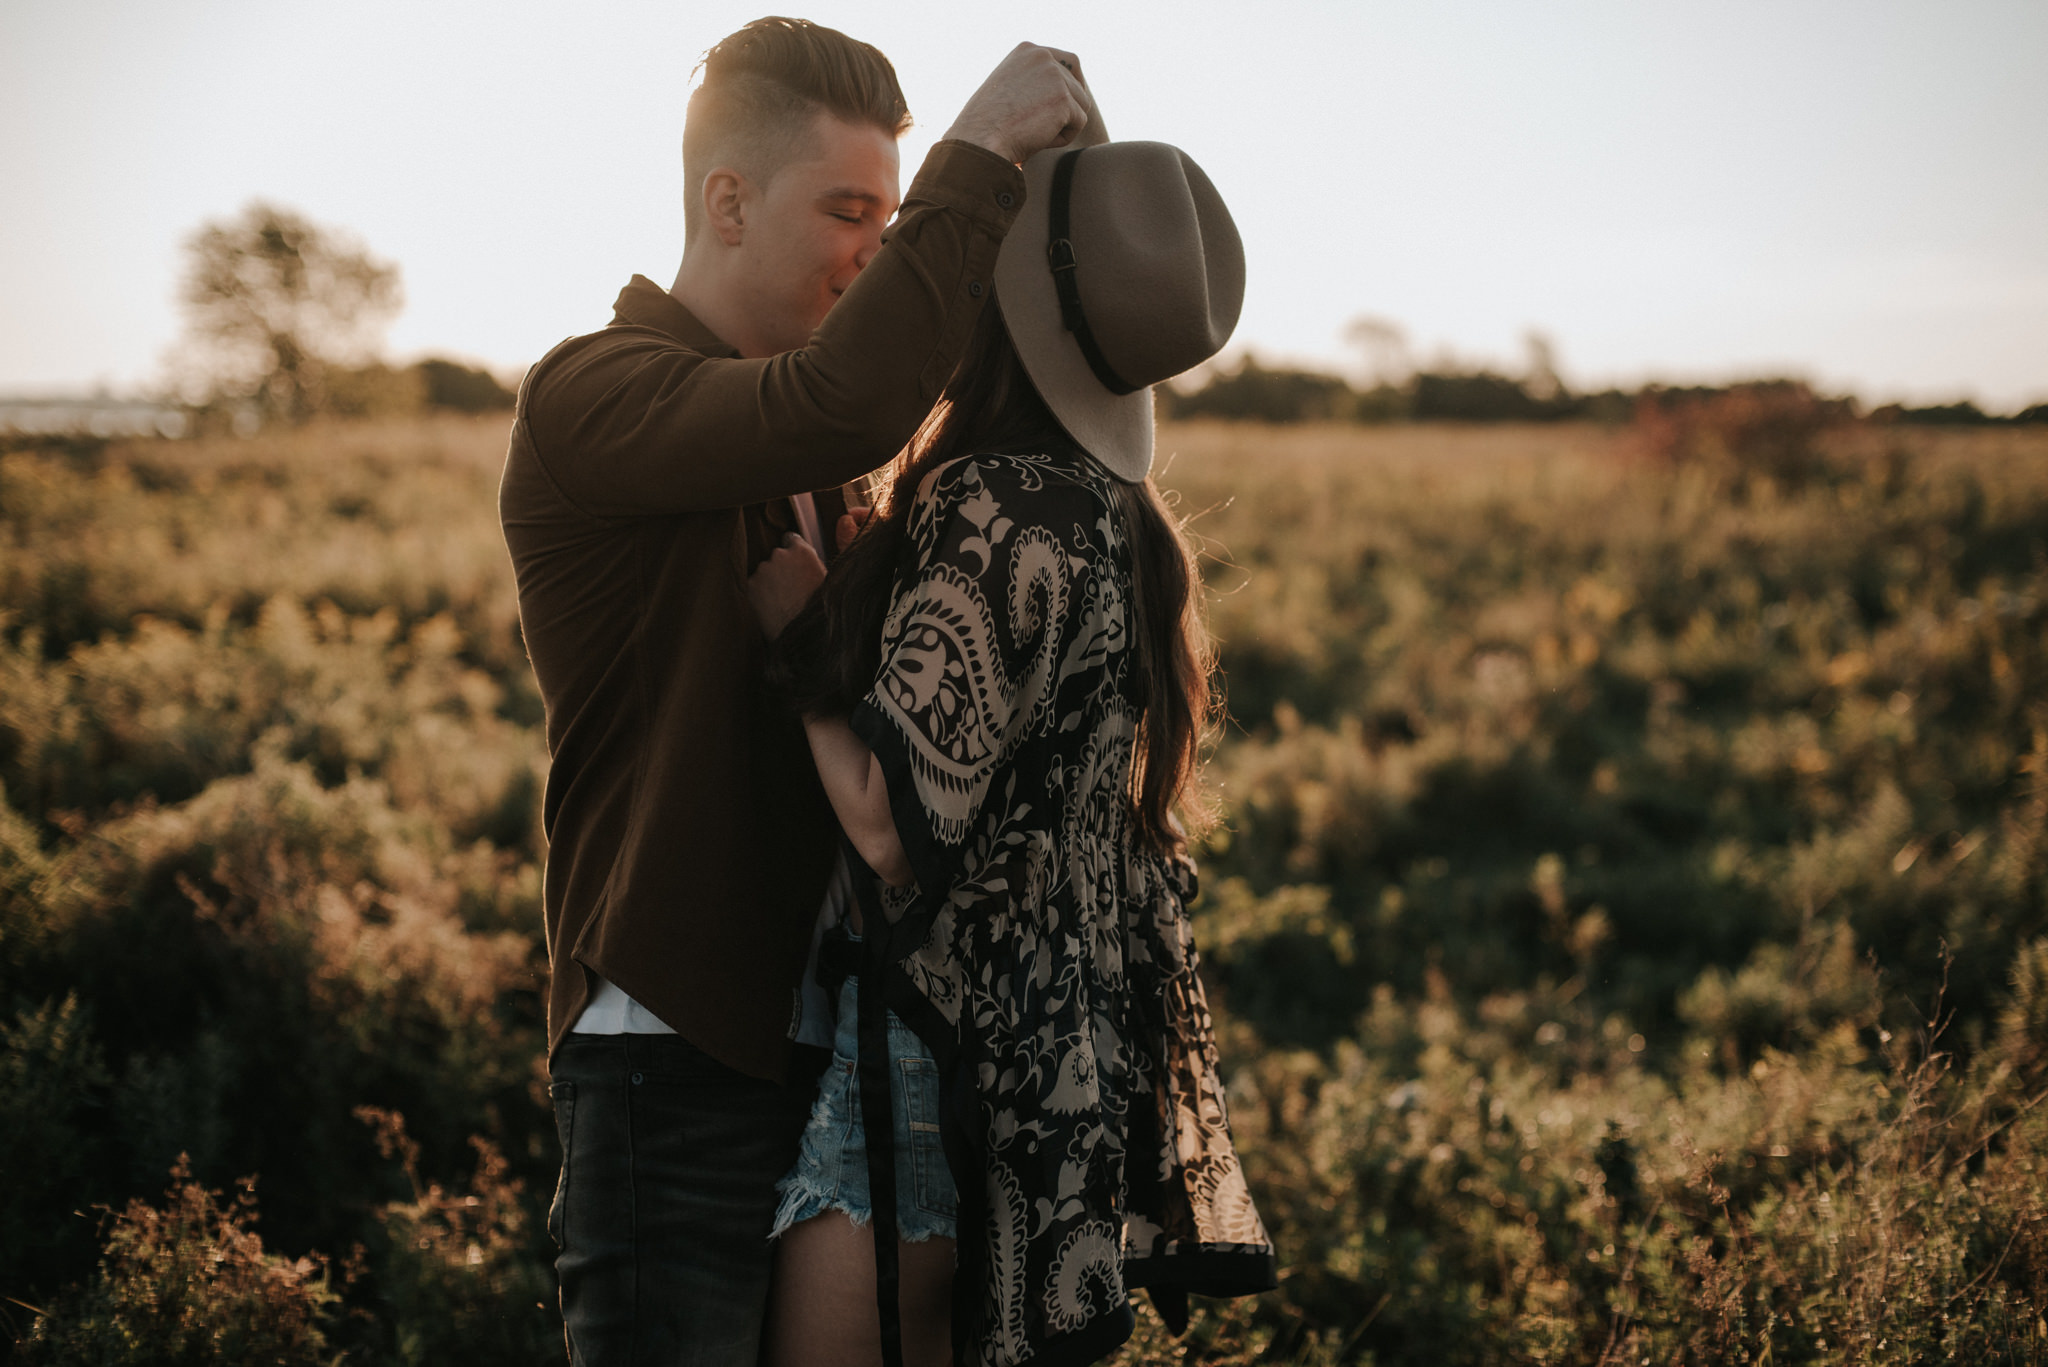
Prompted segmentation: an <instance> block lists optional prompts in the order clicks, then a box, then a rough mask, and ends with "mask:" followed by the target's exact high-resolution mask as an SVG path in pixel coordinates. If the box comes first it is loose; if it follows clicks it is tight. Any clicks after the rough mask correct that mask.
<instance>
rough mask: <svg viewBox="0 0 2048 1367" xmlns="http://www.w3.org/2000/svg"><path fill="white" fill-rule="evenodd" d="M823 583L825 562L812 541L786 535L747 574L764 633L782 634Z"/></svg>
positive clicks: (749, 592)
mask: <svg viewBox="0 0 2048 1367" xmlns="http://www.w3.org/2000/svg"><path fill="white" fill-rule="evenodd" d="M823 582H825V562H824V561H822V560H820V559H818V553H817V552H816V551H814V550H812V549H811V543H810V542H808V541H806V540H804V539H803V538H802V537H801V536H799V535H797V534H796V533H795V532H791V533H790V534H789V535H788V536H785V537H784V538H782V544H781V545H780V546H777V547H776V548H775V549H774V550H773V551H772V552H770V553H769V556H768V558H767V559H766V560H763V561H762V562H761V564H760V566H759V567H758V568H756V569H755V571H754V572H753V573H752V574H750V575H748V576H747V601H748V602H749V603H751V604H753V606H754V617H755V619H756V620H757V621H759V622H760V623H761V631H762V632H763V634H765V635H766V636H767V637H768V639H769V640H771V641H772V640H774V639H775V638H776V637H778V636H780V635H781V634H782V629H783V628H784V627H786V626H788V625H789V623H790V619H791V618H793V617H795V616H796V615H797V613H798V612H800V611H802V610H803V606H804V604H806V603H808V602H810V601H811V595H812V594H814V593H816V592H817V591H818V585H820V584H822V583H823Z"/></svg>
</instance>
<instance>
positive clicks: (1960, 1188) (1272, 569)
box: [0, 373, 2048, 1367]
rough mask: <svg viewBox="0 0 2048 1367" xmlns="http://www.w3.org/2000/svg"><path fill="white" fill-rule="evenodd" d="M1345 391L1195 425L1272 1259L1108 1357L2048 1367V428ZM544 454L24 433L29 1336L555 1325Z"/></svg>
mask: <svg viewBox="0 0 2048 1367" xmlns="http://www.w3.org/2000/svg"><path fill="white" fill-rule="evenodd" d="M416 380H417V382H418V384H419V385H421V386H422V387H430V386H431V384H432V383H433V381H432V380H431V378H430V377H429V376H428V375H426V374H425V373H416ZM1516 383H1517V385H1518V387H1519V385H1520V382H1516ZM339 388H340V387H339V386H336V385H335V384H333V383H332V382H331V380H330V382H329V389H328V392H329V393H330V394H333V393H336V392H339ZM1347 388H1348V386H1347ZM428 392H431V390H430V388H429V389H428ZM1323 392H1324V393H1325V394H1326V395H1327V394H1328V393H1329V392H1330V391H1328V390H1327V389H1326V390H1325V391H1323ZM1418 392H1419V391H1418ZM1554 397H1555V396H1554V395H1553V399H1554ZM1351 416H1355V415H1348V414H1347V415H1340V414H1338V413H1336V412H1335V411H1334V410H1330V411H1328V412H1326V413H1325V414H1324V417H1325V419H1326V420H1325V421H1322V422H1320V423H1308V424H1299V425H1292V426H1286V427H1276V426H1271V425H1261V424H1253V423H1236V422H1188V423H1181V424H1176V425H1170V426H1168V427H1166V428H1165V429H1163V431H1162V435H1161V450H1162V453H1166V452H1171V453H1174V454H1173V455H1172V456H1171V457H1170V459H1167V458H1163V459H1162V463H1161V469H1160V481H1161V484H1162V485H1163V486H1164V487H1166V488H1167V489H1168V490H1169V491H1171V495H1172V497H1173V498H1174V499H1176V500H1177V503H1178V506H1179V508H1180V510H1181V511H1182V512H1183V513H1184V514H1186V515H1188V516H1189V517H1190V529H1191V531H1192V532H1193V534H1195V535H1196V537H1197V538H1198V539H1199V541H1200V543H1201V545H1202V547H1203V549H1204V566H1205V573H1206V574H1207V577H1208V580H1209V583H1210V587H1211V590H1212V597H1211V604H1212V620H1213V624H1214V626H1215V629H1216V631H1217V633H1218V635H1219V636H1220V638H1221V641H1222V647H1223V661H1224V666H1225V669H1226V672H1227V676H1228V689H1229V698H1230V709H1231V715H1232V720H1231V723H1230V725H1229V727H1228V728H1227V731H1226V733H1225V734H1224V735H1223V736H1222V738H1221V740H1220V743H1219V746H1218V748H1217V752H1216V756H1215V759H1214V760H1213V762H1212V764H1211V766H1210V769H1209V778H1210V782H1211V791H1212V798H1213V801H1214V804H1215V807H1216V810H1217V813H1218V815H1219V817H1220V821H1219V823H1218V824H1217V825H1216V826H1215V827H1214V828H1213V830H1212V831H1211V833H1210V834H1209V835H1208V836H1207V837H1206V842H1205V846H1204V848H1203V849H1202V850H1201V852H1200V863H1201V868H1202V872H1203V878H1204V883H1205V893H1204V896H1203V899H1202V901H1201V903H1200V905H1199V908H1198V918H1199V919H1198V925H1197V935H1198V943H1199V944H1200V945H1201V946H1202V947H1203V950H1204V953H1205V955H1206V963H1205V975H1206V976H1207V978H1208V981H1209V983H1210V985H1211V988H1212V992H1213V995H1214V1001H1215V1004H1216V1007H1217V1014H1218V1024H1219V1031H1220V1032H1221V1037H1222V1044H1223V1048H1224V1054H1225V1066H1226V1070H1227V1073H1228V1076H1229V1079H1230V1089H1231V1091H1230V1094H1231V1099H1232V1103H1233V1107H1234V1109H1233V1122H1234V1125H1235V1128H1236V1132H1237V1136H1238V1140H1239V1144H1240V1147H1241V1149H1242V1151H1243V1154H1244V1157H1245V1161H1246V1164H1247V1167H1248V1170H1249V1175H1250V1179H1251V1183H1252V1187H1253V1190H1254V1192H1255V1194H1256V1196H1257V1198H1258V1200H1259V1202H1260V1205H1261V1209H1262V1211H1263V1212H1264V1213H1265V1215H1266V1217H1267V1219H1268V1221H1269V1222H1270V1224H1271V1225H1272V1227H1273V1229H1274V1231H1275V1233H1276V1236H1277V1238H1278V1241H1279V1243H1280V1246H1281V1249H1282V1254H1283V1260H1284V1264H1285V1270H1284V1272H1283V1275H1282V1281H1281V1285H1280V1288H1279V1290H1277V1291H1276V1292H1274V1293H1272V1294H1270V1295H1268V1296H1265V1297H1263V1298H1260V1299H1258V1300H1255V1301H1250V1302H1243V1303H1233V1304H1227V1305H1210V1306H1209V1307H1207V1308H1206V1309H1205V1310H1204V1311H1203V1312H1202V1313H1201V1314H1199V1315H1198V1317H1197V1322H1196V1324H1195V1326H1194V1328H1193V1329H1192V1330H1191V1331H1190V1333H1189V1335H1188V1336H1187V1337H1186V1338H1185V1339H1184V1340H1180V1341H1175V1340H1173V1339H1171V1338H1169V1337H1168V1336H1167V1335H1166V1334H1165V1332H1164V1330H1163V1329H1162V1328H1161V1327H1160V1326H1159V1325H1158V1323H1157V1321H1156V1320H1155V1319H1153V1318H1151V1317H1150V1315H1149V1312H1147V1313H1146V1314H1145V1315H1143V1316H1141V1325H1140V1332H1139V1336H1138V1338H1137V1339H1136V1340H1135V1341H1134V1342H1133V1344H1132V1345H1131V1346H1130V1347H1129V1348H1127V1349H1126V1350H1125V1351H1124V1353H1123V1354H1122V1356H1121V1359H1120V1360H1121V1361H1122V1362H1124V1363H1131V1364H1135V1363H1140V1362H1143V1363H1155V1362H1156V1363H1167V1362H1212V1363H1251V1362H1298V1363H1338V1362H1343V1363H1374V1364H1404V1365H1405V1364H1415V1365H1416V1367H1420V1364H1443V1363H1451V1364H1459V1363H1471V1364H1537V1363H1541V1364H1580V1363H1595V1362H1599V1363H1615V1364H1619V1363H1624V1362H1626V1363H1639V1362H1645V1361H1649V1362H1656V1363H1687V1364H1708V1363H1721V1362H1752V1361H1760V1360H1765V1359H1768V1360H1769V1361H1771V1362H1773V1363H1803V1362H1814V1363H1819V1362H1841V1361H1853V1362H1936V1361H1959V1362H1974V1363H1993V1362H2009V1363H2020V1362H2040V1361H2044V1360H2048V1324H2044V1321H2043V1313H2044V1311H2048V1184H2044V1181H2043V1177H2042V1172H2043V1164H2044V1163H2048V1113H2044V1111H2043V1110H2042V1108H2041V1105H2040V1103H2041V1100H2042V1098H2043V1095H2044V1093H2048V439H2044V437H2043V435H2042V434H2041V432H2040V431H2039V430H2038V429H2034V428H2030V427H2026V426H2021V425H2012V424H2006V425H1998V426H1985V427H1936V426H1925V425H1916V424H1912V423H1904V422H1897V421H1884V420H1873V419H1870V418H1859V417H1857V416H1856V414H1855V413H1854V411H1853V410H1852V409H1851V408H1849V407H1848V406H1847V405H1844V404H1839V403H1831V402H1827V401H1824V400H1822V399H1819V398H1816V397H1815V396H1814V395H1812V394H1811V393H1810V392H1808V391H1806V390H1804V389H1803V388H1801V387H1799V386H1797V385H1761V386H1747V387H1741V388H1738V389H1734V390H1727V391H1694V392H1690V393H1667V394H1664V395H1661V396H1660V397H1659V398H1658V400H1657V401H1656V402H1654V403H1632V404H1631V407H1630V409H1629V411H1628V414H1627V421H1626V422H1625V423H1622V424H1621V425H1619V426H1612V427H1609V426H1600V425H1597V424H1590V423H1586V422H1583V421H1566V420H1555V419H1552V418H1550V417H1547V416H1546V417H1545V419H1544V420H1543V421H1539V422H1523V423H1512V424H1495V425H1489V426H1484V427H1470V426H1461V425H1456V424H1384V425H1378V426H1371V427H1360V426H1358V425H1356V424H1354V423H1353V422H1351V421H1349V418H1350V417H1351ZM1524 416H1529V415H1524ZM1330 419H1341V420H1330ZM503 440H504V420H503V418H502V417H493V416H488V415H487V416H481V417H463V416H455V415H445V414H444V415H440V416H432V415H429V416H419V415H414V416H410V417H406V418H403V419H395V418H394V419H385V420H365V421H356V422H347V423H343V422H334V421H316V422H313V423H311V424H309V425H303V426H299V427H295V428H294V427H285V426H279V427H274V428H271V429H268V430H266V431H265V432H264V433H263V434H262V435H260V436H257V437H255V438H252V439H236V438H232V437H228V436H213V437H206V438H202V439H200V440H195V441H188V442H178V443H171V442H132V443H114V444H108V443H101V442H92V441H39V442H33V443H21V444H18V445H17V446H16V447H15V448H14V449H11V450H6V451H5V452H4V453H0V547H4V552H0V785H4V786H0V794H4V804H0V1152H4V1153H5V1154H6V1155H7V1171H8V1175H9V1177H10V1178H11V1179H12V1180H10V1181H8V1182H6V1183H4V1184H0V1296H5V1297H6V1298H7V1299H6V1300H5V1301H0V1317H4V1323H5V1326H6V1330H7V1335H6V1336H7V1337H12V1338H20V1339H22V1340H23V1342H21V1343H20V1344H19V1345H18V1347H17V1348H16V1349H15V1350H14V1351H15V1352H16V1353H18V1354H19V1355H20V1356H21V1358H22V1360H24V1361H32V1362H46V1363H72V1362H80V1363H82V1362H99V1363H105V1362H127V1361H137V1362H140V1361H187V1360H189V1361H194V1362H197V1361H213V1360H222V1356H223V1355H225V1356H226V1358H227V1359H228V1360H257V1359H259V1358H260V1359H261V1360H264V1361H277V1362H301V1361H304V1362H314V1361H319V1362H327V1361H332V1360H334V1358H335V1357H336V1355H337V1354H345V1355H346V1359H347V1360H348V1361H351V1362H365V1363H368V1362H377V1363H383V1362H394V1363H396V1362H405V1363H424V1362H435V1363H472V1362H473V1363H492V1364H502V1363H506V1362H539V1361H558V1360H559V1359H560V1354H561V1347H560V1331H559V1320H558V1318H557V1316H556V1315H555V1313H554V1310H553V1296H552V1271H551V1268H550V1266H549V1262H550V1259H551V1256H552V1251H551V1249H550V1247H549V1246H548V1243H547V1239H546V1236H545V1233H544V1231H543V1228H542V1225H543V1220H542V1218H541V1217H542V1213H543V1211H544V1208H545V1205H546V1202H547V1199H548V1197H549V1195H550V1194H551V1190H552V1187H553V1183H554V1180H555V1172H556V1162H557V1153H556V1148H555V1139H554V1135H553V1128H552V1120H551V1116H550V1113H549V1111H548V1109H547V1105H546V1097H545V1090H544V1077H543V1073H542V1066H543V1065H542V1059H541V1053H542V1019H543V1015H542V1000H541V992H542V990H543V983H544V977H543V973H542V970H543V967H544V951H543V948H542V946H541V944H540V940H539V932H540V911H539V901H538V898H539V861H540V859H541V857H542V854H543V849H542V841H541V837H540V834H539V831H538V804H539V793H540V784H541V781H542V778H543V775H544V759H545V757H544V748H543V744H542V736H541V730H540V724H541V709H540V704H539V700H538V698H537V696H536V694H535V691H534V688H533V684H532V681H531V676H530V674H529V671H528V669H527V666H526V663H525V660H524V656H523V652H522V649H521V646H520V643H519V639H518V633H517V623H516V615H515V611H514V602H513V595H512V585H511V577H510V575H509V573H508V571H507V566H506V563H505V558H504V551H503V547H502V544H501V541H500V539H499V535H498V530H497V526H496V523H495V521H494V517H493V512H494V508H495V500H494V490H495V484H496V479H497V471H498V466H499V462H500V460H501V457H502V450H503ZM244 1179H249V1180H248V1181H246V1182H245V1180H244Z"/></svg>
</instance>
